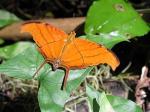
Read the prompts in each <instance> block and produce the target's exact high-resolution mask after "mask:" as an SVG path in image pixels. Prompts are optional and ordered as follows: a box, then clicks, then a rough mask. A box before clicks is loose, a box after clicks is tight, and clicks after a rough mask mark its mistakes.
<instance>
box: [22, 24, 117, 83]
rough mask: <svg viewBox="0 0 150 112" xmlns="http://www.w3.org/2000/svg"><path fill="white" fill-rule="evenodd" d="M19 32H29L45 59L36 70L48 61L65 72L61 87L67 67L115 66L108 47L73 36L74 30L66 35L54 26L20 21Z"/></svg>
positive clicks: (65, 79) (115, 63) (115, 60)
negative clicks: (20, 27) (22, 23)
mask: <svg viewBox="0 0 150 112" xmlns="http://www.w3.org/2000/svg"><path fill="white" fill-rule="evenodd" d="M22 32H29V33H31V34H32V36H33V39H34V41H35V42H36V44H37V46H38V49H39V51H40V53H41V54H42V55H43V57H44V58H45V62H44V63H43V64H41V66H40V67H39V69H38V70H37V72H38V71H39V70H40V68H41V67H42V66H43V65H44V64H45V63H51V64H52V66H53V70H56V69H57V68H60V67H61V68H64V69H65V71H66V74H65V77H64V81H63V82H64V83H63V85H64V86H65V85H66V81H67V78H68V74H69V70H70V69H82V68H86V67H89V66H94V65H98V64H104V63H106V64H108V65H110V66H111V67H112V69H113V70H115V68H116V67H117V66H118V65H119V60H118V59H117V57H116V56H115V55H114V54H113V53H112V52H111V51H110V50H108V49H106V48H105V47H103V46H102V45H100V44H97V43H94V42H91V41H89V40H86V39H82V38H75V32H71V33H70V34H69V35H68V34H66V33H65V32H63V31H62V30H60V29H58V28H56V27H54V26H51V25H49V24H47V23H40V22H39V23H37V22H31V23H26V24H24V25H23V27H22ZM37 72H36V73H37ZM36 73H35V74H36Z"/></svg>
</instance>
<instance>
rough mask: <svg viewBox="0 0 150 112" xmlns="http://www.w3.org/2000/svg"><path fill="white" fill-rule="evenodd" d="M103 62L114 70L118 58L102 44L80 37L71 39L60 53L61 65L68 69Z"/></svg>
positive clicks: (117, 63)
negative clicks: (61, 53)
mask: <svg viewBox="0 0 150 112" xmlns="http://www.w3.org/2000/svg"><path fill="white" fill-rule="evenodd" d="M104 63H106V64H108V65H110V66H111V67H112V69H113V70H115V69H116V67H117V66H118V65H119V60H118V59H117V57H116V56H115V55H114V53H112V52H111V51H110V50H108V49H106V48H105V47H103V46H102V45H99V44H97V43H94V42H91V41H88V40H85V39H81V38H75V39H73V40H72V42H71V43H70V44H69V45H68V46H67V48H66V50H65V51H64V53H63V55H62V64H63V65H62V66H66V67H68V68H70V69H81V68H85V67H88V66H93V65H98V64H104Z"/></svg>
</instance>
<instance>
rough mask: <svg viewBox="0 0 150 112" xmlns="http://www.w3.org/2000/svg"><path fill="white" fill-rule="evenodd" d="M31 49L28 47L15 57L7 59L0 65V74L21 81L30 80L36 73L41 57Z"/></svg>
mask: <svg viewBox="0 0 150 112" xmlns="http://www.w3.org/2000/svg"><path fill="white" fill-rule="evenodd" d="M33 48H34V45H32V47H28V48H27V49H26V50H25V51H23V52H22V53H20V54H18V55H17V56H15V57H13V58H11V59H9V60H8V61H6V62H4V63H3V64H1V65H0V73H2V74H6V75H8V76H10V77H16V78H21V79H31V78H32V75H33V74H34V73H35V71H36V67H37V65H36V64H37V63H39V62H38V59H39V58H42V57H40V56H41V55H39V54H38V52H37V51H36V50H33Z"/></svg>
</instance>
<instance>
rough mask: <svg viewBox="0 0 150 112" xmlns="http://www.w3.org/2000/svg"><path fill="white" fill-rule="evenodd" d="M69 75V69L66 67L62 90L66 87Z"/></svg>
mask: <svg viewBox="0 0 150 112" xmlns="http://www.w3.org/2000/svg"><path fill="white" fill-rule="evenodd" d="M68 75H69V69H66V70H65V76H64V79H63V83H62V86H61V90H64V89H65V88H66V84H67V79H68Z"/></svg>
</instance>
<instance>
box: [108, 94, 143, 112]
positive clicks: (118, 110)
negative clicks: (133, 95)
mask: <svg viewBox="0 0 150 112" xmlns="http://www.w3.org/2000/svg"><path fill="white" fill-rule="evenodd" d="M107 99H108V101H109V102H110V104H111V105H112V107H113V108H114V110H115V112H142V110H141V108H140V107H139V106H137V105H136V104H135V103H134V102H132V101H130V100H127V99H124V98H121V97H118V96H112V95H107Z"/></svg>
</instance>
